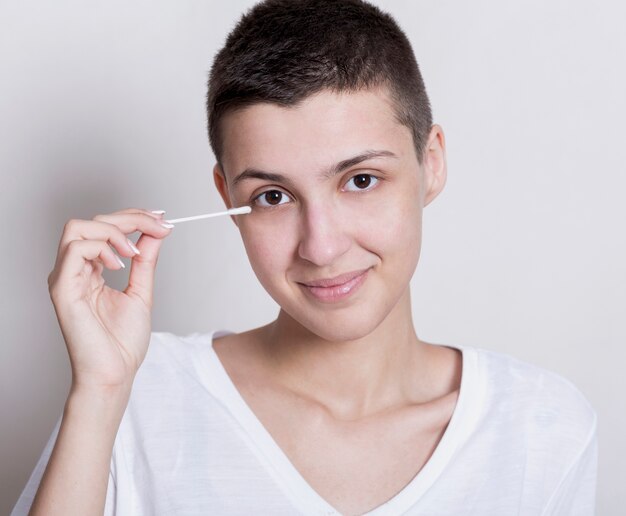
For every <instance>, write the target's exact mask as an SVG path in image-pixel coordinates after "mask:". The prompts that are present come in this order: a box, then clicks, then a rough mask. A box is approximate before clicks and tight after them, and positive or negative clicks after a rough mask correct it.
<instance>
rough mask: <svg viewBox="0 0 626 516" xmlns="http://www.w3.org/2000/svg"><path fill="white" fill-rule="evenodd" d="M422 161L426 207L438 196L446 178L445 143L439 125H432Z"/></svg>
mask: <svg viewBox="0 0 626 516" xmlns="http://www.w3.org/2000/svg"><path fill="white" fill-rule="evenodd" d="M422 160H423V163H422V166H423V169H424V176H423V177H424V206H428V205H429V204H430V202H431V201H432V200H433V199H434V198H435V197H437V196H438V195H439V192H441V190H443V187H444V186H445V184H446V179H447V177H448V166H447V164H446V141H445V137H444V134H443V129H442V128H441V126H440V125H437V124H434V125H433V126H432V128H431V130H430V134H429V136H428V142H427V144H426V148H425V149H424V154H423V159H422Z"/></svg>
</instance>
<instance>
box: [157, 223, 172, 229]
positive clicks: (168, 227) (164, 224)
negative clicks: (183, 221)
mask: <svg viewBox="0 0 626 516" xmlns="http://www.w3.org/2000/svg"><path fill="white" fill-rule="evenodd" d="M160 224H161V226H163V227H164V228H167V229H172V228H173V227H174V224H168V223H166V222H160Z"/></svg>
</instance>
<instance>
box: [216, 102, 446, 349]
mask: <svg viewBox="0 0 626 516" xmlns="http://www.w3.org/2000/svg"><path fill="white" fill-rule="evenodd" d="M434 127H435V128H436V127H437V126H434ZM222 134H223V142H224V144H223V159H222V164H223V167H224V170H223V172H224V174H225V176H226V179H227V185H225V184H224V181H223V180H222V179H221V175H220V170H219V167H217V166H216V170H215V181H216V185H217V187H218V189H219V190H220V193H221V194H222V197H223V198H224V201H225V203H226V205H227V206H228V207H236V206H242V205H250V206H252V212H251V213H250V214H248V215H241V216H237V218H236V224H237V226H238V228H239V231H240V233H241V237H242V239H243V243H244V246H245V249H246V252H247V254H248V258H249V260H250V264H251V266H252V269H253V270H254V272H255V274H256V276H257V277H258V279H259V281H260V282H261V284H262V285H263V287H264V288H265V289H266V290H267V292H268V293H269V294H270V296H271V297H272V298H273V299H274V300H275V301H276V303H278V304H279V305H280V307H281V308H282V310H283V311H285V312H286V313H287V314H289V315H290V316H291V317H292V318H293V319H294V320H295V321H297V322H299V323H300V324H301V325H302V326H304V327H305V328H307V329H308V330H310V331H311V332H313V333H314V334H316V335H319V336H320V337H322V338H325V339H327V340H332V341H338V340H353V339H357V338H360V337H362V336H365V335H367V334H369V333H370V332H371V331H373V330H374V329H375V328H376V327H377V326H378V325H379V324H380V323H381V322H382V321H383V320H384V319H385V317H387V315H388V314H389V313H390V312H391V310H392V309H394V307H396V305H397V304H398V301H399V300H400V299H401V298H403V295H404V294H406V290H407V289H408V288H409V281H410V279H411V277H412V275H413V273H414V271H415V268H416V266H417V262H418V259H419V254H420V247H421V226H422V208H423V206H424V205H425V204H427V203H428V202H430V200H432V198H434V196H436V194H437V193H438V191H439V190H440V189H441V188H442V187H443V182H442V181H441V177H439V179H437V177H436V176H435V175H434V174H432V173H431V170H430V168H429V165H428V164H429V163H430V162H429V161H428V157H427V160H426V161H425V163H424V165H423V166H420V165H419V164H418V160H417V156H416V152H415V148H414V144H413V139H412V137H411V132H410V130H409V129H408V128H407V127H405V126H404V125H401V124H400V123H398V122H397V121H396V120H395V118H394V112H393V110H392V107H391V104H390V103H389V101H388V99H387V96H386V94H385V93H384V91H381V90H364V91H361V92H357V93H342V94H337V93H333V92H330V91H323V92H322V93H319V94H316V95H314V96H311V97H309V98H307V99H306V100H304V101H303V102H302V103H301V104H299V105H298V106H297V107H281V106H278V105H275V104H254V105H252V106H250V107H246V108H244V109H242V110H239V111H234V112H231V113H228V114H227V115H226V116H225V117H224V119H223V121H222ZM432 135H433V132H431V140H433V138H432ZM435 140H436V142H439V144H441V145H443V136H442V135H441V137H440V138H435ZM429 141H430V140H429ZM353 158H354V159H353ZM433 159H435V162H436V160H437V159H438V158H437V157H435V158H433ZM439 159H440V160H441V163H438V162H436V163H435V164H436V165H437V164H439V165H441V166H443V168H444V174H443V175H444V180H445V161H443V158H442V157H440V158H439ZM431 161H432V160H431ZM425 171H426V173H425ZM242 173H244V175H243V176H240V175H241V174H242ZM263 174H265V177H264V175H263ZM267 174H273V175H280V176H283V178H279V177H267ZM238 176H240V177H239V179H237V177H238ZM437 180H439V183H437ZM363 269H369V270H368V271H367V274H366V275H365V276H364V280H363V281H362V282H361V283H360V285H359V286H358V288H356V289H355V290H354V291H352V292H351V293H350V294H349V295H348V296H347V297H345V298H342V299H339V300H335V301H329V300H328V299H320V298H318V297H316V296H315V295H313V293H312V291H311V290H310V289H309V288H308V287H306V286H304V285H303V283H308V282H310V281H313V280H318V279H324V278H333V277H335V276H338V275H341V274H344V273H347V272H352V271H360V270H363ZM320 292H322V294H321V295H323V292H325V291H320ZM403 299H406V300H407V302H408V299H409V297H408V296H404V298H403Z"/></svg>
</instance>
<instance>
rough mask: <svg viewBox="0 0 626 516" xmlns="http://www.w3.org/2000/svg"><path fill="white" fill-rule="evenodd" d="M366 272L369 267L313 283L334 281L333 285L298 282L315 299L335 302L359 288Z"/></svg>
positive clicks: (365, 276)
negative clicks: (324, 285)
mask: <svg viewBox="0 0 626 516" xmlns="http://www.w3.org/2000/svg"><path fill="white" fill-rule="evenodd" d="M368 272H369V269H364V270H362V271H355V272H350V273H347V274H342V275H341V276H337V277H335V278H330V279H326V280H318V281H316V282H315V283H319V282H320V281H321V282H327V283H334V285H330V286H327V287H323V286H315V285H310V284H306V283H300V285H301V286H302V288H303V289H304V290H305V291H307V292H308V293H309V294H311V295H312V296H313V297H314V298H315V299H316V300H318V301H321V302H323V303H335V302H337V301H341V300H343V299H346V298H347V297H349V296H351V295H353V294H354V293H355V292H356V291H357V290H358V289H359V287H360V286H361V285H362V284H363V283H364V282H365V279H366V278H367V273H368ZM355 274H356V275H355ZM340 280H343V282H342V283H339V284H337V281H340Z"/></svg>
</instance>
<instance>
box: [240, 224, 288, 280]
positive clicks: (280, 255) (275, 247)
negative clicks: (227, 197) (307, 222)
mask: <svg viewBox="0 0 626 516" xmlns="http://www.w3.org/2000/svg"><path fill="white" fill-rule="evenodd" d="M272 217H273V218H272ZM288 225H289V224H288V223H287V222H286V221H285V220H284V217H280V215H279V214H275V215H272V214H255V213H251V214H250V215H247V220H246V221H245V223H244V222H242V223H240V224H239V232H240V234H241V238H242V240H243V244H244V247H245V249H246V253H247V255H248V259H249V261H250V265H251V266H252V269H253V270H254V272H255V274H256V275H257V277H258V278H259V280H260V281H261V283H263V284H264V283H265V282H264V280H265V279H266V278H269V277H270V276H272V275H273V274H274V271H280V270H285V268H286V267H287V266H288V264H289V262H290V260H291V257H292V255H293V250H292V248H293V245H294V244H293V243H292V242H291V240H292V238H291V235H293V234H294V232H293V231H291V230H290V229H289V228H288Z"/></svg>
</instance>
